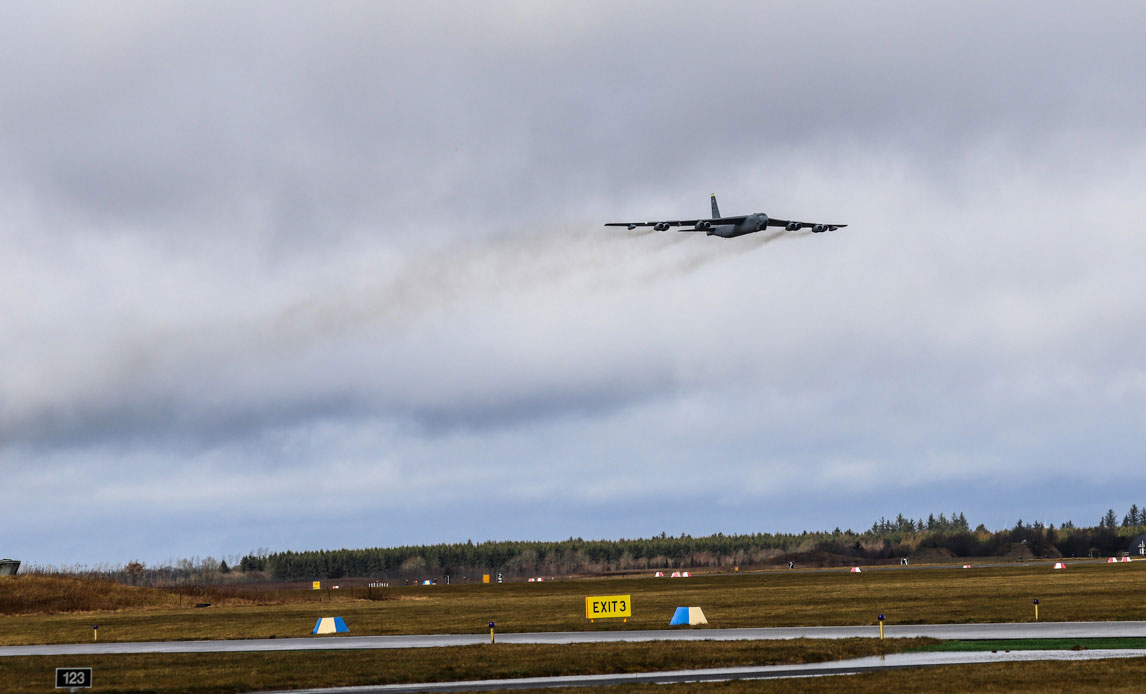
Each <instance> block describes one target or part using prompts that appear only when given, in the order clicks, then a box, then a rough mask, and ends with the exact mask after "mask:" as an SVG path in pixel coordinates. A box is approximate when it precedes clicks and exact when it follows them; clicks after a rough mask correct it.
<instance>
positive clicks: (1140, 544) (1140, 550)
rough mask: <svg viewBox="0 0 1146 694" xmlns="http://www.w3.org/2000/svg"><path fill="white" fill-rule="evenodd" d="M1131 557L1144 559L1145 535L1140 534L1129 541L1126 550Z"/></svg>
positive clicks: (1145, 553)
mask: <svg viewBox="0 0 1146 694" xmlns="http://www.w3.org/2000/svg"><path fill="white" fill-rule="evenodd" d="M1126 551H1127V552H1129V553H1130V556H1132V557H1146V533H1142V534H1141V535H1139V536H1138V537H1136V538H1134V539H1133V540H1131V541H1130V546H1129V547H1127V548H1126Z"/></svg>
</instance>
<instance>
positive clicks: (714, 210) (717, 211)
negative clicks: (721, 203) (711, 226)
mask: <svg viewBox="0 0 1146 694" xmlns="http://www.w3.org/2000/svg"><path fill="white" fill-rule="evenodd" d="M712 218H713V219H720V208H719V207H717V206H716V193H713V194H712Z"/></svg>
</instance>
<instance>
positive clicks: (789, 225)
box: [768, 217, 847, 231]
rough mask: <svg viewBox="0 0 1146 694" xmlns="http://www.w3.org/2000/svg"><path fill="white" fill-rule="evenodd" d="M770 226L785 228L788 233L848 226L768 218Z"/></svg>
mask: <svg viewBox="0 0 1146 694" xmlns="http://www.w3.org/2000/svg"><path fill="white" fill-rule="evenodd" d="M768 226H770V227H784V228H786V229H787V230H788V231H796V230H797V229H812V228H815V227H820V228H823V229H842V228H844V227H846V226H847V224H824V223H822V222H798V221H795V220H790V219H772V218H771V217H769V218H768Z"/></svg>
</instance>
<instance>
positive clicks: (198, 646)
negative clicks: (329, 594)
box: [0, 621, 1146, 657]
mask: <svg viewBox="0 0 1146 694" xmlns="http://www.w3.org/2000/svg"><path fill="white" fill-rule="evenodd" d="M884 629H885V632H886V634H887V637H888V638H911V637H918V636H927V637H931V638H936V639H943V640H968V639H1058V638H1126V637H1139V638H1146V622H1141V621H1140V622H1035V623H1010V624H915V625H895V624H890V625H885V627H884ZM877 636H879V627H877V626H876V625H871V626H854V627H771V628H759V629H689V630H685V629H681V630H675V629H657V630H649V631H565V632H535V633H508V634H498V635H497V637H496V638H497V643H503V644H504V643H509V644H513V643H518V644H570V643H620V642H623V643H637V642H643V641H769V640H777V639H796V638H807V639H847V638H857V637H858V638H874V637H877ZM488 643H489V633H488V632H487V633H484V634H428V635H401V636H310V637H303V638H295V639H240V640H230V641H224V640H216V641H124V642H96V643H65V644H39V645H30V646H4V647H0V657H11V656H22V655H98V654H116V653H242V652H262V651H321V650H368V649H383V648H441V647H447V646H472V645H478V644H488Z"/></svg>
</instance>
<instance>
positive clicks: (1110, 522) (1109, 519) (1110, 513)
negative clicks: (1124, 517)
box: [1098, 509, 1118, 528]
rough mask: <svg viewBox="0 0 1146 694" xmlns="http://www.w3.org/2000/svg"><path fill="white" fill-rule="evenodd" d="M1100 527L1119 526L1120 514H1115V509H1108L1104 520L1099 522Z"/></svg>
mask: <svg viewBox="0 0 1146 694" xmlns="http://www.w3.org/2000/svg"><path fill="white" fill-rule="evenodd" d="M1098 527H1100V528H1115V527H1118V516H1117V515H1115V514H1114V509H1107V511H1106V515H1105V516H1103V517H1102V521H1101V522H1100V523H1099V524H1098Z"/></svg>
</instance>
